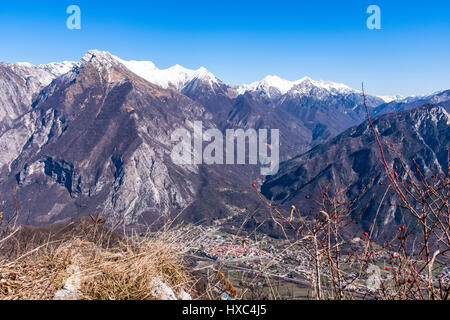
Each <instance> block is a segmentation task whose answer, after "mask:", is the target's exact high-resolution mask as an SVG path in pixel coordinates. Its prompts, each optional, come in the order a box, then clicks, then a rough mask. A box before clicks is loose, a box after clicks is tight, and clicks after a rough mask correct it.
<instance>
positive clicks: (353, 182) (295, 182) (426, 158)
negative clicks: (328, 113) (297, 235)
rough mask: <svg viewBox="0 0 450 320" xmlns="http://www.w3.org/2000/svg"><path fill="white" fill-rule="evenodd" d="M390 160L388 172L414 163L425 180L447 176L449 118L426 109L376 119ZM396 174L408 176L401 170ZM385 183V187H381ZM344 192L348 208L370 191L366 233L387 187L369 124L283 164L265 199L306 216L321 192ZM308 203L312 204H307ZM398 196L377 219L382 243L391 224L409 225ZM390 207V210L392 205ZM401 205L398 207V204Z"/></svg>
mask: <svg viewBox="0 0 450 320" xmlns="http://www.w3.org/2000/svg"><path fill="white" fill-rule="evenodd" d="M373 122H374V125H375V127H376V128H377V130H378V132H379V135H380V137H381V139H382V143H383V144H384V146H385V153H386V158H387V161H388V163H389V165H390V166H392V168H393V169H394V168H395V167H397V168H401V165H400V162H399V159H400V158H402V159H403V161H404V162H405V163H406V165H407V166H408V167H410V168H413V169H414V170H413V171H414V172H415V165H414V162H413V159H415V161H416V162H417V163H418V164H419V166H420V167H421V171H422V172H424V173H426V174H427V176H431V175H433V174H434V175H436V174H437V173H439V172H441V173H447V171H448V151H449V148H450V118H449V113H448V112H447V111H446V110H445V109H444V108H443V107H440V106H435V105H425V106H422V107H420V108H417V109H414V110H408V111H403V112H398V113H391V114H386V115H383V116H378V117H376V118H375V119H374V121H373ZM397 171H399V172H398V174H399V176H400V177H402V176H403V175H404V173H403V172H401V170H397ZM380 182H381V185H380ZM328 185H330V186H331V191H333V190H335V191H341V192H342V193H341V194H340V196H339V197H338V200H339V201H340V202H341V203H348V202H349V201H351V200H353V199H355V197H357V196H358V195H360V194H361V192H362V191H363V189H364V188H365V187H367V191H366V192H365V193H364V195H363V197H362V198H361V199H360V200H359V201H358V206H359V209H356V210H355V212H358V211H359V212H361V213H362V214H361V216H359V217H358V218H357V220H358V221H359V222H361V226H362V227H363V228H365V229H366V230H368V227H369V224H370V223H371V222H372V220H373V218H374V217H375V213H376V210H377V209H378V206H379V204H380V202H381V199H382V197H383V194H384V192H385V191H386V186H387V185H388V180H387V177H386V176H385V174H384V171H383V168H382V165H381V162H380V160H379V150H378V147H377V144H376V141H375V139H374V135H373V132H372V131H371V129H370V127H369V124H368V123H367V122H364V123H363V124H361V125H359V126H357V127H353V128H351V129H349V130H347V131H345V132H344V133H342V134H340V135H339V136H337V137H335V138H334V139H331V140H330V141H329V142H327V143H325V144H322V145H319V146H317V147H315V148H313V149H312V150H310V151H308V152H307V153H304V154H302V155H300V156H297V157H295V158H293V159H291V160H289V161H286V162H285V163H282V164H281V167H280V171H279V173H278V174H277V175H276V176H272V177H269V178H268V179H267V180H266V182H265V183H264V185H263V186H262V189H261V190H262V193H263V194H264V195H265V196H266V197H267V198H268V199H271V200H274V201H276V202H278V203H280V204H282V205H285V206H290V205H292V204H294V205H295V206H296V207H297V208H301V210H302V211H303V212H304V213H307V212H308V211H309V210H317V204H316V202H315V201H317V200H320V199H321V197H322V189H321V188H325V186H328ZM307 198H308V199H307ZM397 200H398V199H397V198H396V196H395V195H394V192H389V193H388V194H387V197H386V199H385V201H384V203H385V204H388V205H384V206H382V207H381V211H380V213H379V215H378V218H377V224H376V229H375V233H376V234H375V236H376V237H382V236H383V235H384V234H383V232H384V231H385V230H387V229H389V228H384V227H385V226H386V225H388V224H393V225H394V226H395V225H398V224H401V223H405V222H404V221H405V219H407V215H405V214H403V213H404V212H402V209H401V208H400V207H395V206H394V204H396V203H398V202H397ZM389 204H390V205H389ZM398 204H399V203H398Z"/></svg>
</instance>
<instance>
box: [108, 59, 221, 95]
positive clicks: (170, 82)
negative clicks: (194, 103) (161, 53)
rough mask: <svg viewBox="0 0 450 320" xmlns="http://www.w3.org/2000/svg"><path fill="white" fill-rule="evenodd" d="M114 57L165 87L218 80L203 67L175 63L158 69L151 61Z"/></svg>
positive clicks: (151, 81)
mask: <svg viewBox="0 0 450 320" xmlns="http://www.w3.org/2000/svg"><path fill="white" fill-rule="evenodd" d="M115 59H116V60H117V61H119V62H120V63H122V64H123V65H124V66H125V67H126V68H127V69H129V70H130V71H131V72H133V73H135V74H136V75H138V76H140V77H141V78H143V79H145V80H147V81H148V82H150V83H153V84H156V85H158V86H160V87H163V88H165V89H167V88H175V89H177V90H181V89H183V87H185V86H186V85H187V84H188V83H189V82H191V81H192V80H195V79H199V80H201V81H203V82H206V83H208V84H209V85H210V86H212V85H213V84H215V83H216V84H217V83H219V80H218V79H217V78H216V77H215V76H214V75H213V74H212V73H211V72H209V71H208V70H207V69H206V68H204V67H201V68H199V69H198V70H191V69H187V68H185V67H183V66H180V65H178V64H176V65H174V66H172V67H170V68H167V69H158V68H157V67H156V65H155V64H154V63H153V62H151V61H135V60H131V61H127V60H123V59H120V58H118V57H115Z"/></svg>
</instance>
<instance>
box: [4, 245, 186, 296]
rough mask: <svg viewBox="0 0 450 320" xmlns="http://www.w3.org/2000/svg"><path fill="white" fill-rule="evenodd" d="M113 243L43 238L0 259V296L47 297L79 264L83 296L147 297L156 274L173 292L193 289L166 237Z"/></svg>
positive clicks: (62, 285) (61, 287) (51, 294)
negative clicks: (24, 250)
mask: <svg viewBox="0 0 450 320" xmlns="http://www.w3.org/2000/svg"><path fill="white" fill-rule="evenodd" d="M125 239H126V240H124V241H123V242H119V243H118V244H117V245H115V246H113V247H104V246H101V245H97V244H96V243H94V242H92V241H86V240H84V239H80V238H71V239H67V240H63V241H60V242H58V243H57V245H52V244H51V243H49V242H48V243H45V244H43V245H41V246H39V247H37V248H36V249H35V250H32V251H28V252H27V253H25V254H22V255H21V256H19V257H17V258H15V259H13V260H10V261H5V260H4V261H1V259H0V299H8V300H19V299H20V300H49V299H53V297H54V295H55V293H56V292H57V291H58V290H61V289H63V287H64V284H65V283H66V281H67V279H69V278H70V277H71V276H72V275H71V274H70V273H69V270H68V269H70V268H69V267H71V266H76V267H77V268H79V270H80V273H79V275H80V291H79V295H80V296H81V297H82V299H86V300H99V299H100V300H152V299H157V298H158V297H155V296H154V295H153V294H152V291H153V289H154V287H153V283H154V280H155V279H160V280H161V281H162V282H164V283H166V284H167V285H169V286H170V287H171V288H172V289H173V291H174V292H175V293H176V294H178V292H180V291H181V290H184V291H185V292H187V293H191V294H192V290H191V286H192V284H193V283H192V281H191V278H190V276H189V274H188V273H187V272H186V270H185V268H184V266H183V261H182V257H181V255H180V254H179V253H178V252H177V251H176V250H175V249H174V248H173V247H172V246H171V245H170V240H168V239H163V238H152V239H147V238H146V239H147V240H139V241H138V240H132V239H131V238H125Z"/></svg>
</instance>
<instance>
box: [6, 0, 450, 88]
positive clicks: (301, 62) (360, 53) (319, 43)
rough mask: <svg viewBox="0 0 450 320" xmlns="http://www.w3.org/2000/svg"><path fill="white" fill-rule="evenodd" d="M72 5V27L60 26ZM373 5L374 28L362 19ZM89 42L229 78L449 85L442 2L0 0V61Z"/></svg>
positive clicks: (81, 48) (55, 56) (449, 26)
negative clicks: (77, 12) (377, 21)
mask: <svg viewBox="0 0 450 320" xmlns="http://www.w3.org/2000/svg"><path fill="white" fill-rule="evenodd" d="M72 4H75V5H78V6H80V8H81V14H82V16H81V19H82V28H81V30H68V29H67V28H66V19H67V18H68V16H69V15H68V14H66V8H67V7H68V6H69V5H72ZM372 4H376V5H378V6H379V7H380V8H381V27H382V29H381V30H369V29H368V28H367V27H366V20H367V18H368V17H369V14H367V13H366V9H367V7H368V6H369V5H372ZM89 49H100V50H105V51H109V52H111V53H113V54H115V55H117V56H119V57H121V58H123V59H134V60H151V61H153V62H154V63H155V64H156V65H157V66H158V67H159V68H166V67H169V66H171V65H174V64H180V65H183V66H185V67H188V68H195V69H196V68H198V67H200V66H205V67H206V68H207V69H209V70H210V71H211V72H213V73H214V74H215V75H216V76H217V77H218V78H220V79H221V80H223V81H224V82H227V83H231V84H242V83H250V82H253V81H256V80H260V79H262V78H263V77H264V76H266V75H268V74H271V75H273V74H276V75H278V76H280V77H282V78H286V79H289V80H296V79H299V78H302V77H303V76H309V77H311V78H313V79H322V80H331V81H335V82H342V83H345V84H347V85H349V86H351V87H354V88H359V87H360V83H361V82H362V81H364V82H365V83H366V86H367V89H368V91H369V92H370V93H371V94H377V95H395V94H400V95H415V94H423V93H431V92H434V91H437V90H441V89H449V88H450V1H448V0H428V1H416V0H408V1H406V0H387V1H375V0H369V1H365V0H346V1H336V0H333V1H326V0H321V1H313V0H308V1H302V0H297V1H287V0H272V1H264V0H258V1H245V0H240V1H234V0H227V1H224V0H221V1H215V0H209V1H196V0H190V1H188V0H185V1H170V0H168V1H163V0H158V1H152V0H150V1H149V0H147V1H135V0H120V1H92V0H91V1H75V0H73V1H65V0H59V1H9V2H6V1H1V4H0V61H4V62H18V61H28V62H31V63H35V64H40V63H48V62H52V61H62V60H79V59H80V58H81V57H82V56H83V55H84V53H85V52H86V51H88V50H89Z"/></svg>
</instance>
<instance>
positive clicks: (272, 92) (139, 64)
mask: <svg viewBox="0 0 450 320" xmlns="http://www.w3.org/2000/svg"><path fill="white" fill-rule="evenodd" d="M92 55H95V56H97V57H105V58H106V59H111V58H112V59H114V60H115V62H119V63H121V64H123V65H124V66H125V67H126V68H128V69H129V70H130V71H132V72H133V73H135V74H136V75H138V76H140V77H141V78H143V79H145V80H147V81H148V82H150V83H153V84H155V85H158V86H160V87H162V88H164V89H168V88H173V89H176V90H178V91H181V90H182V89H183V88H185V87H186V86H187V85H188V84H189V83H190V82H192V81H194V80H200V81H202V82H204V83H208V84H209V85H210V86H211V87H213V86H214V85H220V84H223V83H222V81H221V80H219V79H218V78H217V77H216V76H215V75H214V74H212V73H211V72H209V71H208V70H207V69H206V68H205V67H200V68H199V69H197V70H192V69H188V68H185V67H183V66H180V65H178V64H177V65H174V66H172V67H170V68H167V69H159V68H158V67H157V66H156V65H155V64H154V63H153V62H152V61H135V60H130V61H127V60H123V59H121V58H119V57H117V56H115V55H112V54H110V53H108V52H105V51H99V50H90V51H89V52H88V53H87V54H86V55H85V57H84V58H83V59H90V57H92ZM79 64H80V63H79V62H72V61H64V62H53V63H49V64H43V65H38V66H34V65H32V64H30V63H27V62H24V63H17V64H15V66H16V67H17V68H18V69H21V68H23V69H24V70H26V72H31V74H33V73H34V74H36V75H38V74H39V78H40V79H41V80H42V83H43V84H49V83H50V82H51V81H52V80H53V79H55V78H57V77H59V76H61V75H62V74H65V73H67V72H69V71H70V70H71V69H72V68H74V67H76V66H79ZM229 86H230V87H232V88H234V89H235V90H236V91H237V93H238V94H244V93H245V92H259V93H265V94H266V95H267V96H268V97H269V98H272V97H277V96H280V95H284V94H287V93H291V94H304V95H306V94H310V93H311V89H313V88H318V89H322V90H325V91H326V92H328V93H331V94H335V95H339V94H350V93H361V91H360V90H356V89H353V88H350V87H349V86H347V85H345V84H342V83H336V82H331V81H323V80H313V79H311V78H309V77H303V78H301V79H299V80H296V81H290V80H286V79H282V78H280V77H279V76H276V75H269V76H266V77H265V78H264V79H262V80H260V81H255V82H253V83H251V84H243V85H229ZM378 98H380V99H382V100H383V101H384V102H386V103H388V102H391V101H403V100H405V101H412V100H413V99H419V98H421V97H420V96H417V97H403V96H378Z"/></svg>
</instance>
